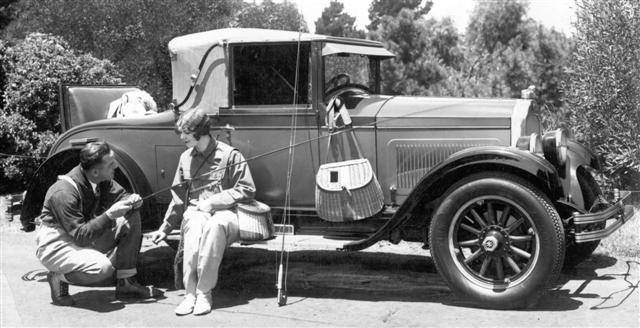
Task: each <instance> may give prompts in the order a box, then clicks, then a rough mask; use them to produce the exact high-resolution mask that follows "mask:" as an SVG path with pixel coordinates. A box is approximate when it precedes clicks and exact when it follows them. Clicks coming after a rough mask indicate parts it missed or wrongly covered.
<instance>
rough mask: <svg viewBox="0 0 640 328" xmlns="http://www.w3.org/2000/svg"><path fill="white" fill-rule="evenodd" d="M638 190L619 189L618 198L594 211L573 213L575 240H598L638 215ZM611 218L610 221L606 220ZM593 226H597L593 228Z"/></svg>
mask: <svg viewBox="0 0 640 328" xmlns="http://www.w3.org/2000/svg"><path fill="white" fill-rule="evenodd" d="M639 206H640V192H637V191H633V192H631V191H621V192H620V200H618V201H617V202H616V203H615V204H613V205H612V206H610V207H608V208H606V209H604V210H602V211H599V212H595V213H585V214H575V215H574V216H573V217H572V220H573V224H574V225H575V231H576V232H575V242H576V243H586V242H590V241H596V240H600V239H602V238H605V237H607V236H609V235H610V234H612V233H613V232H614V231H616V230H618V229H620V227H622V225H623V224H625V223H627V222H628V221H630V220H633V219H635V218H636V217H639V216H640V207H639ZM609 220H611V222H607V221H609ZM593 227H598V228H596V229H594V228H593Z"/></svg>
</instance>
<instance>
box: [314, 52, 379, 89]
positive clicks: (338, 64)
mask: <svg viewBox="0 0 640 328" xmlns="http://www.w3.org/2000/svg"><path fill="white" fill-rule="evenodd" d="M381 59H384V58H383V57H379V56H372V55H367V54H359V53H332V54H328V55H323V56H322V88H321V90H322V95H323V97H327V95H328V93H327V91H332V90H336V88H337V87H340V86H342V85H344V86H345V87H347V86H354V87H357V86H356V85H362V86H364V87H366V88H367V89H369V90H368V91H371V92H373V93H374V94H379V93H380V83H381V80H380V61H381ZM344 74H346V75H347V76H348V79H347V78H346V77H345V76H344ZM332 79H334V81H332Z"/></svg>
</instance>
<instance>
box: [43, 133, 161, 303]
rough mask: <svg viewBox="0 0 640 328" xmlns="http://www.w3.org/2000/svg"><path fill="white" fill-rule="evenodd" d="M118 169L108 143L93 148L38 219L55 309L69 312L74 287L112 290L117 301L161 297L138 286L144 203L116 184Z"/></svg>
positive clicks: (54, 189) (62, 179)
mask: <svg viewBox="0 0 640 328" xmlns="http://www.w3.org/2000/svg"><path fill="white" fill-rule="evenodd" d="M116 168H117V163H116V161H115V159H114V153H113V151H111V149H110V148H109V145H108V144H107V143H106V142H94V143H89V144H87V145H86V146H85V147H84V148H83V149H82V150H81V151H80V164H79V165H78V166H76V167H75V168H73V169H72V170H71V171H69V172H68V173H67V174H66V175H61V176H58V181H56V182H55V183H54V184H53V185H52V186H51V187H50V188H49V190H48V191H47V194H46V196H45V200H44V205H43V208H42V214H41V215H40V217H39V218H38V221H40V227H39V230H38V233H37V244H38V246H37V250H36V256H37V257H38V259H39V260H40V262H42V264H43V265H44V266H45V267H46V268H47V269H48V270H49V271H50V272H49V273H48V274H47V280H48V282H49V287H50V289H51V300H52V301H53V304H56V305H63V306H69V305H73V304H74V301H73V298H71V296H69V291H68V290H69V289H68V288H69V284H73V285H80V286H108V285H113V282H114V278H115V280H116V281H115V283H116V292H115V294H116V295H115V296H116V298H125V297H134V298H150V297H156V296H160V295H161V294H162V293H161V291H159V290H157V289H155V288H153V287H145V286H142V285H140V284H139V283H138V282H136V280H135V278H134V277H135V275H136V273H137V272H136V263H137V259H138V253H139V251H140V244H141V241H142V236H141V227H140V213H139V211H138V210H137V209H138V208H139V207H140V206H141V205H142V199H141V198H140V196H139V195H137V194H128V193H126V192H125V190H124V189H123V188H122V187H121V186H120V185H119V184H118V183H117V182H115V181H114V180H113V174H114V171H115V169H116Z"/></svg>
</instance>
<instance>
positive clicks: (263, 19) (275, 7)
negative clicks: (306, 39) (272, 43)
mask: <svg viewBox="0 0 640 328" xmlns="http://www.w3.org/2000/svg"><path fill="white" fill-rule="evenodd" d="M235 24H236V26H237V27H250V28H251V27H252V28H266V29H273V30H285V31H302V32H308V31H309V29H308V28H307V23H306V22H305V20H304V17H303V16H302V14H301V13H300V11H298V7H297V6H296V5H295V4H294V3H291V2H288V1H285V2H283V3H275V2H273V1H271V0H264V1H262V3H261V4H259V5H256V4H251V3H244V5H243V7H242V9H241V10H240V12H239V13H238V15H237V16H236V23H235Z"/></svg>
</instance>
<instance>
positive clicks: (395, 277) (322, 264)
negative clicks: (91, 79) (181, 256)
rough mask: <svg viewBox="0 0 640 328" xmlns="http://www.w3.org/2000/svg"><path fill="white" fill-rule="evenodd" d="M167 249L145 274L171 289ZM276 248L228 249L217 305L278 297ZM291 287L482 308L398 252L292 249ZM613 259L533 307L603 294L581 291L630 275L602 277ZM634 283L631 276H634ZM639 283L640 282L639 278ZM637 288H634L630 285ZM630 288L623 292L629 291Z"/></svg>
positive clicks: (309, 292)
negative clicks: (572, 287) (598, 282)
mask: <svg viewBox="0 0 640 328" xmlns="http://www.w3.org/2000/svg"><path fill="white" fill-rule="evenodd" d="M174 254H175V253H174V251H173V250H172V249H171V248H169V247H159V248H154V249H150V250H148V251H146V252H144V256H143V257H142V260H141V263H140V264H141V268H140V269H139V271H140V277H141V279H142V280H143V281H145V282H146V283H149V284H154V285H156V286H159V287H161V288H167V289H174V288H173V286H174V281H173V255H174ZM278 256H279V255H278V253H277V252H269V251H265V250H261V249H251V248H235V247H234V248H231V249H229V250H228V251H227V253H226V254H225V260H224V261H223V263H222V266H221V270H220V279H219V284H218V286H217V287H216V289H215V290H214V293H215V294H216V298H215V302H216V304H214V306H215V307H216V308H227V307H233V306H236V305H240V304H246V303H248V301H249V300H251V299H254V298H276V293H277V292H276V288H275V285H276V279H277V278H276V277H277V267H278ZM288 263H289V265H288V270H287V293H288V295H289V296H295V297H300V298H302V300H300V301H304V298H307V297H309V298H331V299H346V300H362V301H400V302H436V303H443V304H447V305H453V306H461V307H471V308H475V307H477V306H476V305H475V304H472V303H470V302H467V301H465V300H463V299H460V298H458V297H456V296H454V295H453V294H452V292H451V291H450V290H449V288H448V287H447V285H446V284H445V282H444V280H442V278H441V277H440V275H439V274H438V273H437V272H436V269H435V265H434V264H433V261H432V259H431V257H429V256H417V255H400V254H393V253H369V252H354V253H349V252H332V251H301V252H293V253H290V254H289V262H288ZM615 263H616V259H614V258H612V257H609V256H603V255H595V256H592V257H591V258H589V259H588V260H586V261H585V262H583V263H581V264H579V265H578V266H576V267H575V268H573V269H571V270H567V271H565V272H563V273H562V275H561V277H560V279H559V281H558V282H557V284H556V286H557V287H556V288H554V289H552V290H550V291H548V293H547V294H546V295H544V296H542V297H541V299H539V302H538V303H537V304H536V305H534V306H532V307H530V308H528V309H527V310H531V311H567V310H574V309H577V308H578V307H580V305H582V304H583V302H582V301H580V300H578V299H579V298H606V297H607V295H596V294H588V293H584V289H585V288H584V287H586V285H588V284H589V283H590V282H592V281H595V280H610V279H625V277H628V276H629V272H628V271H627V272H626V273H625V272H621V273H620V274H619V275H618V274H616V275H611V274H609V275H602V276H599V275H598V274H597V273H596V270H597V269H601V268H607V267H610V266H613V265H614V264H615ZM570 280H583V281H584V282H583V285H584V287H581V288H578V289H577V290H575V291H573V292H570V291H569V290H567V289H563V287H562V286H563V285H565V284H566V283H567V282H569V281H570ZM630 286H633V282H630ZM635 286H636V287H635V288H637V283H635ZM629 290H630V291H631V292H633V290H634V289H633V287H630V289H629ZM629 290H626V291H624V292H629Z"/></svg>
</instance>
